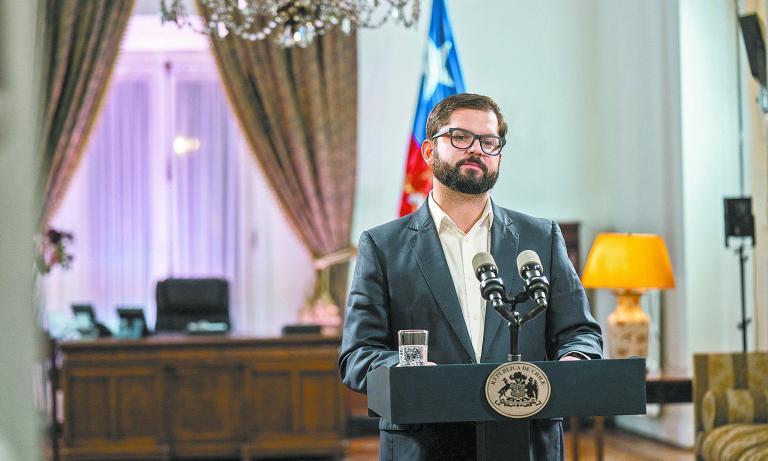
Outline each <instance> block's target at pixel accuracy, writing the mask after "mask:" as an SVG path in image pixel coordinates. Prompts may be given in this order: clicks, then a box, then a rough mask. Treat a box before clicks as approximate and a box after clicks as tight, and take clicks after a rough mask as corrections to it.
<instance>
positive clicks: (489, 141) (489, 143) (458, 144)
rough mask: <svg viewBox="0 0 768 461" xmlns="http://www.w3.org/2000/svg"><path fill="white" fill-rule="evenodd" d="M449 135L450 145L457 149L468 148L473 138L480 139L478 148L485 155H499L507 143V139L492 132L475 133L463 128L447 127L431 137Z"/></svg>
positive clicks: (473, 141)
mask: <svg viewBox="0 0 768 461" xmlns="http://www.w3.org/2000/svg"><path fill="white" fill-rule="evenodd" d="M445 135H450V139H451V145H452V146H453V147H455V148H457V149H469V147H470V146H471V145H472V144H474V143H475V139H479V140H480V150H482V151H483V153H484V154H485V155H491V156H494V155H499V154H500V153H501V148H502V147H504V144H506V143H507V140H506V139H504V138H501V137H499V136H496V135H493V134H482V135H480V134H475V133H473V132H471V131H469V130H465V129H464V128H448V129H446V130H444V131H441V132H439V133H437V134H435V135H434V136H432V139H435V138H439V137H440V136H445Z"/></svg>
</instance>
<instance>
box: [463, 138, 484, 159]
mask: <svg viewBox="0 0 768 461" xmlns="http://www.w3.org/2000/svg"><path fill="white" fill-rule="evenodd" d="M475 146H477V147H475ZM466 151H467V152H468V153H469V155H474V156H476V157H481V156H482V155H483V151H482V150H481V149H480V138H475V139H473V140H472V144H470V145H469V147H467V149H466Z"/></svg>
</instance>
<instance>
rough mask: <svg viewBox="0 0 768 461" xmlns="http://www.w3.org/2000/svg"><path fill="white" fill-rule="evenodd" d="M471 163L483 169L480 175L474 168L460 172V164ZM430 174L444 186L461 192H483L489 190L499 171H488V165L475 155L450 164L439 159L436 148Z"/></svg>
mask: <svg viewBox="0 0 768 461" xmlns="http://www.w3.org/2000/svg"><path fill="white" fill-rule="evenodd" d="M466 164H471V165H477V166H478V167H480V169H482V170H483V173H482V175H481V174H480V173H479V172H478V171H476V170H471V169H469V170H467V172H465V173H462V172H461V166H462V165H466ZM432 175H433V176H434V177H435V178H436V179H437V180H438V181H440V182H441V183H443V184H444V185H445V186H446V187H448V188H449V189H451V190H454V191H456V192H461V193H462V194H472V195H477V194H483V193H485V192H488V191H489V190H491V189H492V188H493V186H494V184H496V179H498V177H499V173H498V171H497V172H494V173H489V172H488V167H487V166H485V163H483V161H482V160H480V159H478V158H475V157H468V158H465V159H463V160H459V161H458V162H456V165H451V164H450V163H448V162H444V161H442V160H441V159H440V156H439V155H438V153H437V150H436V149H435V150H433V160H432Z"/></svg>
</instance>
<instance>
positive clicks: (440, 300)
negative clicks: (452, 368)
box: [409, 201, 475, 362]
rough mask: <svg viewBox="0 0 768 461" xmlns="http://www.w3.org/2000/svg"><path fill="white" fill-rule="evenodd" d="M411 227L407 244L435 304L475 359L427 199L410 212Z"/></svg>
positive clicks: (470, 355)
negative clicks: (412, 213) (415, 210)
mask: <svg viewBox="0 0 768 461" xmlns="http://www.w3.org/2000/svg"><path fill="white" fill-rule="evenodd" d="M411 229H413V230H415V231H416V232H415V233H414V235H413V237H411V239H410V241H409V244H410V245H411V249H412V250H413V253H414V255H415V256H416V261H417V263H418V265H419V269H420V270H421V273H422V275H423V276H424V279H425V280H426V281H427V285H428V286H429V289H430V290H431V291H432V296H433V297H434V298H435V301H437V305H438V306H439V307H440V310H441V311H442V312H443V315H444V316H445V318H446V320H448V323H449V324H450V325H451V328H452V329H453V331H454V333H456V336H457V338H458V339H459V342H460V343H461V345H462V346H463V347H464V349H465V350H466V352H467V354H468V355H469V357H470V358H471V359H472V361H473V362H474V361H475V350H474V348H473V347H472V341H471V340H470V338H469V331H467V325H466V324H465V323H464V315H463V314H462V313H461V305H460V304H459V298H458V296H457V295H456V287H454V286H453V279H452V278H451V272H450V270H449V269H448V262H447V261H446V259H445V254H443V247H442V245H441V244H440V237H438V235H437V228H436V227H435V224H434V222H433V221H432V215H431V214H430V213H429V207H428V206H427V203H426V201H425V202H424V204H423V205H422V206H421V208H419V210H418V211H417V212H416V213H415V214H414V215H413V219H412V220H411Z"/></svg>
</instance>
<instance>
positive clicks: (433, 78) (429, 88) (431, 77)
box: [422, 40, 454, 100]
mask: <svg viewBox="0 0 768 461" xmlns="http://www.w3.org/2000/svg"><path fill="white" fill-rule="evenodd" d="M452 47H453V43H452V42H445V43H443V46H441V47H440V48H438V47H437V45H435V42H433V41H432V40H429V43H428V44H427V55H426V63H425V68H426V71H425V72H426V74H425V77H424V92H423V93H422V94H423V98H424V100H428V99H430V98H431V97H432V94H434V92H435V90H436V89H437V85H439V84H443V85H445V86H449V87H452V86H454V83H453V79H452V78H451V74H450V73H449V72H448V66H447V65H446V64H448V62H447V61H448V53H450V52H451V48H452Z"/></svg>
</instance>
